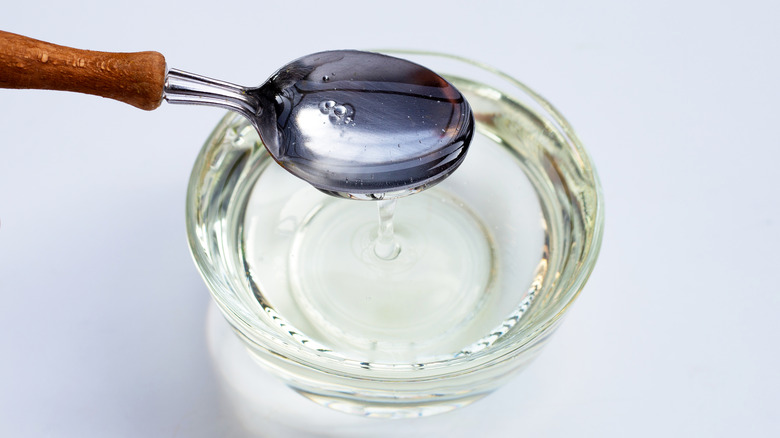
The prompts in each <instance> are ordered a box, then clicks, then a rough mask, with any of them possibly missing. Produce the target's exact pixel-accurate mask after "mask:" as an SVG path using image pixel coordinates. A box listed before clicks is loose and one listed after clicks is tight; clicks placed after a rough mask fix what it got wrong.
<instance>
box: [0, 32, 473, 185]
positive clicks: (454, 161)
mask: <svg viewBox="0 0 780 438" xmlns="http://www.w3.org/2000/svg"><path fill="white" fill-rule="evenodd" d="M0 88H33V89H47V90H62V91H75V92H79V93H88V94H94V95H98V96H102V97H108V98H111V99H115V100H119V101H122V102H125V103H128V104H130V105H133V106H135V107H138V108H141V109H144V110H153V109H155V108H157V107H158V106H160V104H161V102H162V101H163V100H165V101H167V102H169V103H174V104H196V105H209V106H218V107H222V108H227V109H229V110H232V111H236V112H238V113H240V114H242V115H243V116H244V117H246V118H247V119H249V121H251V122H252V124H253V125H254V127H255V128H256V129H257V131H258V133H259V134H260V138H261V139H262V141H263V144H264V145H265V147H266V149H267V150H268V152H269V153H270V154H271V156H273V158H274V159H275V160H276V162H277V163H279V164H280V165H281V166H283V167H284V168H285V169H287V170H288V171H289V172H290V173H292V174H293V175H295V176H297V177H299V178H301V179H303V180H305V181H306V182H308V183H309V184H311V185H312V186H314V187H316V188H317V189H319V190H321V191H323V192H325V193H328V194H330V195H334V196H339V197H347V198H354V199H393V198H398V197H401V196H405V195H408V194H411V193H415V192H418V191H421V190H424V189H426V188H428V187H431V186H433V185H434V184H436V183H438V182H440V181H442V180H443V179H444V178H446V177H447V176H449V175H450V174H451V173H452V172H453V171H454V170H455V169H456V168H457V167H458V166H459V165H460V164H461V162H462V161H463V159H464V157H465V155H466V151H467V149H468V146H469V143H470V141H471V138H472V135H473V131H474V118H473V115H472V113H471V108H470V107H469V104H468V102H467V101H466V100H465V98H464V97H463V95H462V94H461V93H460V92H459V91H458V90H457V89H455V87H453V86H452V85H451V84H450V83H449V82H447V81H446V80H445V79H444V78H442V77H441V76H439V75H437V74H436V73H434V72H432V71H431V70H429V69H427V68H425V67H422V66H420V65H418V64H415V63H413V62H410V61H407V60H404V59H400V58H395V57H391V56H387V55H383V54H378V53H371V52H361V51H356V50H336V51H329V52H320V53H315V54H312V55H307V56H304V57H302V58H299V59H297V60H295V61H293V62H291V63H289V64H287V65H285V66H284V67H282V68H280V69H279V70H278V71H277V72H276V73H274V74H273V75H272V76H271V77H270V79H268V80H267V81H266V82H265V83H264V84H263V85H261V86H259V87H252V88H247V87H242V86H239V85H235V84H231V83H228V82H223V81H219V80H216V79H210V78H206V77H203V76H199V75H196V74H192V73H187V72H184V71H181V70H176V69H166V65H165V58H164V57H163V55H161V54H160V53H157V52H136V53H108V52H94V51H87V50H78V49H73V48H69V47H63V46H58V45H54V44H50V43H46V42H43V41H38V40H34V39H31V38H28V37H24V36H21V35H16V34H12V33H8V32H2V31H0Z"/></svg>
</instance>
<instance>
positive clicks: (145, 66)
mask: <svg viewBox="0 0 780 438" xmlns="http://www.w3.org/2000/svg"><path fill="white" fill-rule="evenodd" d="M164 83H165V58H164V57H163V55H161V54H160V53H157V52H136V53H110V52H94V51H90V50H79V49H73V48H70V47H64V46H58V45H56V44H51V43H47V42H43V41H38V40H35V39H32V38H28V37H25V36H21V35H16V34H13V33H9V32H3V31H0V88H32V89H39V90H61V91H75V92H77V93H87V94H94V95H97V96H102V97H108V98H110V99H115V100H119V101H121V102H125V103H129V104H130V105H133V106H135V107H138V108H141V109H144V110H153V109H155V108H157V107H158V106H160V103H161V102H162V97H163V87H164Z"/></svg>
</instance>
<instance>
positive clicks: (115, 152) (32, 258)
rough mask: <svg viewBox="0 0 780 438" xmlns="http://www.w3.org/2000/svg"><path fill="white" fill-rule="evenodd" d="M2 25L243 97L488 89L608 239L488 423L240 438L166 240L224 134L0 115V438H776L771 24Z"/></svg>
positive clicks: (83, 12) (472, 416)
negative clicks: (550, 123) (476, 67)
mask: <svg viewBox="0 0 780 438" xmlns="http://www.w3.org/2000/svg"><path fill="white" fill-rule="evenodd" d="M7 3H10V4H4V5H3V6H2V13H0V29H2V30H6V31H10V32H15V33H20V34H24V35H28V36H32V37H35V38H38V39H42V40H46V41H51V42H55V43H59V44H64V45H70V46H74V47H79V48H88V49H94V50H110V51H137V50H157V51H160V52H162V53H163V54H164V55H166V58H167V60H168V64H169V66H172V67H176V68H181V69H184V70H189V71H193V72H197V73H201V74H204V75H208V76H211V77H217V78H221V79H224V80H228V81H232V82H236V83H241V84H247V85H253V84H259V83H261V82H262V81H263V80H265V78H266V77H267V76H268V75H269V74H270V73H271V72H272V71H273V70H275V69H276V68H277V67H279V66H281V65H283V64H285V63H286V62H288V61H290V60H291V59H293V58H296V57H298V56H301V55H304V54H307V53H311V52H315V51H319V50H325V49H334V48H366V47H400V48H411V49H429V50H433V51H440V52H448V53H455V54H459V55H462V56H465V57H468V58H472V59H475V60H478V61H482V62H485V63H488V64H491V65H493V66H495V67H497V68H499V69H501V70H504V71H506V72H508V73H510V74H511V75H513V76H515V77H517V78H519V79H520V80H522V81H523V82H525V83H526V84H528V85H529V86H531V87H532V88H533V89H535V90H536V91H538V92H539V93H541V94H542V95H543V96H545V97H546V98H547V99H549V100H550V101H551V102H553V104H554V105H555V106H556V107H557V108H558V109H559V110H560V111H561V112H562V113H563V114H564V115H565V116H566V117H567V118H568V120H569V121H570V122H571V123H572V125H573V126H574V128H575V130H576V131H577V133H578V134H579V136H580V138H581V140H582V141H583V143H584V144H585V146H586V148H587V149H588V150H589V151H590V153H591V156H592V158H593V160H594V163H595V165H596V167H597V169H598V171H599V173H600V176H601V180H602V183H603V186H604V193H605V199H606V214H607V216H606V217H607V220H606V232H605V238H604V244H603V247H602V251H601V257H600V259H599V262H598V264H597V266H596V269H595V272H594V274H593V276H592V277H591V280H590V282H589V283H588V285H587V286H586V288H585V290H584V291H583V293H582V294H581V296H580V298H579V299H578V301H577V303H576V305H575V306H574V308H573V310H572V311H571V313H570V315H569V317H568V318H567V320H566V322H565V323H564V324H563V326H562V327H561V329H560V330H559V331H558V333H557V335H556V336H555V337H554V338H553V340H552V342H551V343H550V344H549V346H548V347H547V348H546V350H545V351H544V353H543V354H542V355H541V356H540V358H539V359H538V360H537V361H536V362H534V363H533V364H532V365H531V366H530V367H529V369H528V370H527V371H526V372H524V373H523V374H520V375H518V376H517V378H515V379H514V381H513V382H512V383H510V384H509V385H508V386H506V387H505V388H503V389H502V390H500V391H498V392H497V393H495V394H494V395H492V396H490V397H488V398H487V399H485V400H483V401H481V402H479V403H477V404H475V405H473V406H471V407H468V408H465V409H463V410H460V411H456V412H455V413H452V414H447V415H443V416H440V417H433V418H428V419H423V420H421V421H406V422H394V423H386V422H373V423H370V424H369V425H368V426H366V425H365V424H364V423H361V425H360V426H359V427H361V428H363V429H359V428H358V429H350V430H347V429H339V427H340V426H339V425H338V424H341V423H340V422H344V423H345V424H346V423H348V420H343V419H342V417H340V416H337V417H328V418H329V419H327V421H330V422H331V423H327V421H326V423H327V424H329V426H323V425H322V424H317V423H316V421H325V420H318V418H320V417H327V414H323V413H322V412H321V411H319V410H318V409H320V408H319V407H317V406H315V405H313V404H311V403H308V402H306V403H302V404H300V405H298V404H296V403H297V402H298V400H297V399H294V398H293V399H291V401H289V402H288V401H286V399H284V398H283V399H282V400H281V401H280V402H278V403H276V402H273V400H271V402H270V403H268V404H265V405H264V404H263V403H262V402H258V403H259V404H258V406H257V409H259V410H260V411H261V412H260V413H258V414H257V415H256V416H255V420H256V421H255V424H253V425H252V424H244V423H242V421H241V420H240V419H239V415H237V414H236V412H235V410H234V409H233V408H231V407H230V406H229V405H227V404H225V403H224V399H225V397H224V395H223V393H224V392H225V391H223V390H222V389H224V386H225V383H224V379H220V378H219V377H218V375H219V373H218V372H216V371H215V366H214V365H212V360H211V359H210V355H209V352H208V347H207V340H206V328H205V327H206V320H207V317H206V316H207V307H208V305H209V300H210V298H209V295H208V291H207V290H206V288H205V286H204V285H203V283H202V281H201V279H200V278H199V276H198V274H197V272H196V269H195V267H194V265H193V263H192V261H191V259H190V255H189V253H188V249H187V245H186V238H185V228H184V195H185V190H186V184H187V180H188V177H189V171H190V168H191V166H192V163H193V162H194V159H195V156H196V154H197V152H198V150H199V148H200V146H201V145H202V143H203V141H204V139H205V138H206V136H207V134H208V133H209V132H210V130H211V129H212V128H213V127H214V125H215V124H216V122H217V121H218V119H219V118H220V117H221V115H222V111H220V110H218V109H210V108H202V107H201V108H196V107H182V106H176V107H174V106H168V105H166V104H164V105H163V106H162V107H161V108H159V109H158V110H156V111H153V112H149V113H147V112H143V111H140V110H137V109H134V108H132V107H130V106H127V105H124V104H121V103H117V102H114V101H110V100H107V99H101V98H96V97H92V96H83V95H75V94H68V93H58V92H44V91H16V90H0V114H1V115H2V117H0V300H1V301H0V355H2V356H1V358H2V359H1V360H0V436H8V437H12V436H13V437H23V436H24V437H26V436H47V437H48V436H51V437H60V436H74V437H114V436H127V437H141V436H143V437H158V436H159V437H169V436H183V437H210V436H236V437H243V436H254V435H253V433H255V434H258V435H259V436H304V437H308V436H317V434H316V433H319V434H322V436H347V435H349V434H350V433H352V434H353V435H356V436H371V435H372V433H370V432H367V429H365V428H375V429H377V430H380V431H383V432H384V433H385V434H389V435H391V436H392V435H397V436H418V435H421V434H423V433H425V434H427V435H428V436H434V437H435V436H450V437H458V436H491V437H492V436H561V437H564V436H620V437H623V436H778V434H780V415H779V414H780V409H779V408H780V395H778V394H780V377H778V375H780V353H779V352H778V350H779V348H780V336H778V335H779V334H780V322H778V318H777V316H776V315H777V312H778V309H779V308H780V287H778V280H777V279H778V272H780V256H778V252H779V248H778V247H779V246H780V231H779V230H780V196H779V195H778V192H777V190H778V189H780V184H778V181H777V177H776V168H777V162H778V160H780V140H778V139H779V138H780V136H778V120H780V109H778V108H780V106H778V101H780V86H778V79H779V78H780V30H778V29H780V27H778V24H777V23H778V21H780V8H779V7H778V3H777V2H770V1H766V2H756V1H739V2H737V1H731V2H718V1H709V2H703V1H702V2H692V1H683V2H680V1H653V2H645V4H644V5H639V4H638V2H621V1H615V2H608V1H594V2H561V1H547V2H491V1H485V0H481V1H469V2H465V1H464V2H460V1H439V2H423V1H419V0H414V1H401V0H397V1H393V2H385V3H383V4H382V5H377V4H375V3H369V2H359V1H348V0H347V1H335V0H321V1H318V2H311V3H307V2H302V1H278V2H260V1H254V2H249V3H241V2H238V1H233V2H208V3H206V2H199V1H190V2H187V3H181V4H177V5H172V4H166V3H165V2H161V1H155V2H145V1H132V2H106V1H99V2H98V1H96V2H90V3H89V4H86V3H84V4H76V3H75V2H59V1H58V2H55V1H51V2H37V1H13V2H7ZM269 385H272V384H269ZM258 394H259V397H260V398H261V399H265V400H266V401H267V400H268V399H269V397H272V396H273V392H269V394H268V397H263V395H264V394H262V390H261V391H260V393H258ZM256 395H257V394H256ZM310 405H311V406H310ZM315 408H316V409H315ZM263 409H267V410H266V411H265V414H263V413H262V410H263ZM283 412H287V416H285V415H284V414H283ZM290 412H299V413H300V414H299V415H298V416H297V417H298V418H295V416H290V415H289V413H290ZM328 413H330V411H328ZM318 416H319V417H318ZM350 418H351V417H350ZM264 421H267V422H268V425H267V427H263V426H262V424H263V422H264ZM323 424H324V423H323ZM356 427H357V426H356ZM305 431H309V432H305ZM312 431H317V432H316V433H315V432H312ZM378 433H379V432H376V433H373V434H374V435H376V434H378Z"/></svg>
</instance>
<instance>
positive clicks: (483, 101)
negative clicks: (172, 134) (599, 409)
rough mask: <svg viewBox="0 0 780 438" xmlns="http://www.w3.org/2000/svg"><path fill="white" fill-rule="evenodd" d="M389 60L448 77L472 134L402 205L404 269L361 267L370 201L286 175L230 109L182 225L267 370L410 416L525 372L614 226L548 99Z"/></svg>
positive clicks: (348, 405) (379, 411) (205, 156)
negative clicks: (458, 156) (464, 152)
mask: <svg viewBox="0 0 780 438" xmlns="http://www.w3.org/2000/svg"><path fill="white" fill-rule="evenodd" d="M391 54H393V55H395V56H400V57H404V58H407V59H410V60H412V61H414V62H417V63H419V64H422V65H425V66H426V67H429V68H431V69H432V70H434V71H436V72H438V73H440V74H442V75H443V76H445V77H446V78H447V79H448V80H449V81H450V82H452V83H453V84H454V85H455V86H456V87H457V88H458V89H459V90H460V91H461V92H462V93H463V94H464V95H465V96H466V97H467V99H468V100H469V102H470V103H471V105H472V109H473V110H474V114H475V119H476V122H477V128H478V131H477V134H476V135H475V139H474V141H473V143H472V146H471V148H470V151H469V155H468V156H467V158H466V160H465V162H464V164H463V165H462V166H461V168H459V169H458V170H457V171H456V172H455V173H454V174H453V175H452V176H450V177H449V178H448V179H447V180H445V181H444V182H442V183H441V184H439V185H438V186H436V187H434V188H432V189H429V190H426V191H424V192H422V193H419V194H416V195H412V196H410V197H408V198H404V199H401V200H399V203H398V207H397V222H396V228H397V231H398V233H399V236H401V238H402V239H407V241H403V242H402V243H403V244H404V245H406V246H405V247H404V248H405V249H402V252H401V255H403V256H404V257H410V258H408V259H405V260H407V262H408V267H404V268H403V269H401V268H398V269H395V270H394V271H393V270H392V269H391V270H389V271H382V272H384V274H382V273H381V272H380V273H379V274H377V273H376V272H378V271H375V270H374V268H375V267H376V266H374V265H370V264H369V265H366V266H363V265H361V263H364V262H365V260H361V257H362V256H361V255H360V254H361V248H363V249H365V247H366V241H368V240H370V233H371V230H372V225H371V224H372V221H373V220H374V219H373V218H374V216H373V214H374V213H373V210H372V209H375V208H376V207H375V206H373V203H371V202H367V201H352V200H341V199H335V198H331V197H328V196H326V195H324V194H321V193H320V192H317V191H316V190H314V189H313V188H311V187H309V186H307V185H306V184H305V183H303V182H302V181H299V180H297V179H296V178H295V177H293V176H291V175H289V174H287V173H286V172H284V171H283V170H281V169H280V168H279V166H277V165H276V164H275V163H274V162H273V160H272V158H271V157H270V155H269V154H268V153H267V152H266V151H265V149H264V147H263V145H262V142H261V141H260V139H259V137H258V135H257V133H256V132H255V131H254V129H253V128H252V127H251V125H249V124H248V123H247V122H246V121H245V120H244V119H243V118H242V117H240V116H238V115H236V114H228V115H226V116H225V117H224V118H223V119H222V121H221V122H220V123H219V125H218V126H217V127H216V129H215V130H214V132H213V133H212V135H211V136H210V137H209V139H208V140H207V142H206V144H205V146H204V147H203V150H202V151H201V153H200V155H199V157H198V159H197V162H196V163H195V166H194V169H193V173H192V177H191V179H190V184H189V189H188V193H187V232H188V236H189V243H190V248H191V251H192V254H193V257H194V259H195V262H196V264H197V266H198V269H199V270H200V272H201V274H202V276H203V278H204V279H205V281H206V283H207V285H208V287H209V289H210V291H211V293H212V295H213V296H214V299H215V301H216V303H217V305H218V306H219V308H220V310H221V311H222V313H223V314H224V316H225V318H226V319H227V321H228V322H229V323H230V324H231V326H232V327H233V328H234V330H235V331H236V333H237V334H238V335H239V337H240V338H241V339H242V341H243V343H244V344H245V345H246V347H247V349H248V351H249V352H250V354H251V355H252V357H253V358H254V359H256V361H257V362H258V364H260V365H261V366H262V367H263V368H265V369H267V370H269V371H270V372H272V373H274V374H276V375H277V376H279V377H280V378H282V379H283V380H284V381H285V382H286V383H287V384H288V385H289V386H290V387H292V388H293V389H295V390H296V391H298V392H300V393H301V394H303V395H305V396H306V397H308V398H310V399H311V400H314V401H316V402H318V403H321V404H323V405H326V406H328V407H331V408H333V409H337V410H341V411H345V412H350V413H356V414H360V415H367V416H383V417H404V416H420V415H430V414H434V413H438V412H444V411H448V410H451V409H454V408H457V407H460V406H464V405H466V404H468V403H470V402H472V401H474V400H477V399H479V398H480V397H483V396H484V395H486V394H488V393H490V392H491V391H492V390H494V389H496V388H497V387H498V386H499V385H501V384H502V383H503V382H505V381H506V380H507V379H509V378H510V377H511V376H512V375H513V374H514V373H515V372H517V371H519V370H520V369H522V368H523V367H524V366H525V365H527V364H528V363H529V362H530V360H531V359H533V358H534V357H535V356H536V354H537V353H538V352H539V350H540V347H542V346H543V345H544V343H545V342H546V341H547V340H548V339H549V337H550V336H549V335H550V334H551V333H552V332H553V331H554V329H555V328H556V327H557V325H558V324H559V323H560V321H561V319H562V316H563V315H564V314H565V312H566V311H567V310H568V309H569V305H570V304H571V303H572V302H573V301H574V299H575V298H576V297H577V295H578V293H579V292H580V290H581V289H582V288H583V286H584V285H585V282H586V280H587V278H588V276H589V275H590V273H591V271H592V269H593V266H594V264H595V261H596V257H597V255H598V250H599V246H600V243H601V236H602V230H603V220H604V219H603V204H602V195H601V190H600V187H599V182H598V178H597V176H596V173H595V171H594V169H593V167H592V165H591V163H590V160H589V158H588V156H587V154H586V152H585V150H584V149H583V148H582V145H581V144H580V142H579V140H578V139H577V138H576V136H575V135H574V133H573V131H572V129H571V128H570V126H569V125H568V123H567V122H566V121H565V120H564V119H563V117H562V116H561V115H560V114H559V113H558V112H557V111H556V110H555V109H554V108H553V107H552V106H551V105H550V104H549V103H547V102H546V101H545V100H544V99H542V98H541V97H539V96H538V95H537V94H536V93H534V92H533V91H531V90H530V89H528V88H527V87H526V86H524V85H523V84H521V83H520V82H518V81H516V80H514V79H512V78H511V77H509V76H507V75H505V74H502V73H500V72H498V71H496V70H494V69H492V68H489V67H487V66H484V65H482V64H478V63H475V62H472V61H469V60H466V59H462V58H457V57H453V56H446V55H440V54H432V53H418V52H414V53H412V52H393V53H391ZM421 230H422V231H421ZM339 233H341V234H339ZM342 243H343V244H342ZM426 245H427V246H426ZM404 250H405V251H406V252H403V251H404ZM405 263H406V262H405ZM396 266H397V265H396ZM388 272H389V274H388ZM258 372H261V371H260V370H258Z"/></svg>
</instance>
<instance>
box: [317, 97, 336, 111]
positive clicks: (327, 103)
mask: <svg viewBox="0 0 780 438" xmlns="http://www.w3.org/2000/svg"><path fill="white" fill-rule="evenodd" d="M334 106H336V102H335V101H332V100H323V101H322V102H320V105H319V107H320V112H321V113H322V114H329V113H330V111H331V108H333V107H334Z"/></svg>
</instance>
